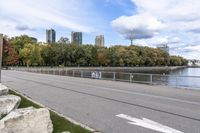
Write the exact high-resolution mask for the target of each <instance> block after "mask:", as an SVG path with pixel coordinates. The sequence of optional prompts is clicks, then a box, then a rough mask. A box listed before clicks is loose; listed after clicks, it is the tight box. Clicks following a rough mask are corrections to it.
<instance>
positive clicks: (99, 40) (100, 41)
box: [95, 35, 105, 47]
mask: <svg viewBox="0 0 200 133" xmlns="http://www.w3.org/2000/svg"><path fill="white" fill-rule="evenodd" d="M104 43H105V40H104V35H99V36H96V38H95V46H98V47H104Z"/></svg>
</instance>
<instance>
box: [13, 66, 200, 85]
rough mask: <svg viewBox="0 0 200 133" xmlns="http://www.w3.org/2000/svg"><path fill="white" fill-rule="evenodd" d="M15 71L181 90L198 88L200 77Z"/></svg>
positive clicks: (86, 71)
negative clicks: (179, 88) (164, 86)
mask: <svg viewBox="0 0 200 133" xmlns="http://www.w3.org/2000/svg"><path fill="white" fill-rule="evenodd" d="M11 69H12V70H17V71H27V72H34V73H43V74H52V75H62V76H72V77H81V78H92V79H101V80H113V81H122V82H130V83H143V84H151V85H168V86H173V87H181V88H193V89H199V88H200V76H178V75H161V74H144V73H123V72H106V71H99V70H98V71H88V70H69V69H67V68H17V67H16V68H11Z"/></svg>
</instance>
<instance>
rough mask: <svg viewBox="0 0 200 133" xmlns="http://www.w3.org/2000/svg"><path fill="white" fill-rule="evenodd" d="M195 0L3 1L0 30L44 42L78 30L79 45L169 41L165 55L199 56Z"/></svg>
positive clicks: (199, 24)
mask: <svg viewBox="0 0 200 133" xmlns="http://www.w3.org/2000/svg"><path fill="white" fill-rule="evenodd" d="M199 5H200V2H199V0H159V2H158V0H84V1H83V0H32V1H30V0H20V1H19V0H6V1H3V0H2V1H0V20H1V21H0V32H1V33H3V34H6V35H8V36H10V37H12V36H17V35H22V34H28V35H29V36H33V37H36V38H38V40H39V41H45V38H46V35H45V30H46V29H48V28H53V29H55V30H56V33H57V40H58V39H59V38H60V37H61V36H64V37H68V38H70V33H71V31H82V32H83V42H84V44H94V38H95V36H96V35H99V34H104V35H105V40H106V46H112V45H116V44H121V45H129V44H130V41H129V40H127V39H126V38H128V37H129V36H130V35H133V37H134V44H137V45H140V46H150V47H156V46H157V45H159V44H168V45H169V46H170V53H171V54H174V55H181V56H184V57H186V58H188V59H193V58H196V59H200V45H199V44H200V8H199Z"/></svg>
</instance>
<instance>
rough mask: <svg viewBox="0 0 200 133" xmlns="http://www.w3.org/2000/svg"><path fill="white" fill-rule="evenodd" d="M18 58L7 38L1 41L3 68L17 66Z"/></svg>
mask: <svg viewBox="0 0 200 133" xmlns="http://www.w3.org/2000/svg"><path fill="white" fill-rule="evenodd" d="M18 62H19V58H18V54H17V52H16V51H15V49H14V48H13V47H12V46H11V44H10V43H9V42H8V40H7V38H4V39H3V66H13V65H16V64H18Z"/></svg>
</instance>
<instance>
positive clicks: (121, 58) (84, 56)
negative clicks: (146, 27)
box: [3, 35, 187, 67]
mask: <svg viewBox="0 0 200 133" xmlns="http://www.w3.org/2000/svg"><path fill="white" fill-rule="evenodd" d="M3 43H4V46H3V65H4V66H52V67H53V66H126V67H133V66H183V65H187V60H186V59H184V58H183V57H180V56H170V55H169V54H168V53H166V52H164V51H162V50H160V49H157V48H150V47H142V46H136V45H131V46H121V45H117V46H112V47H109V48H108V47H96V46H93V45H89V44H88V45H75V44H66V43H65V42H59V43H55V44H48V45H40V44H39V43H34V42H33V41H32V39H31V38H30V37H28V36H27V35H22V36H17V37H12V38H8V37H4V41H3Z"/></svg>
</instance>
